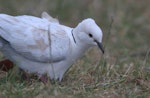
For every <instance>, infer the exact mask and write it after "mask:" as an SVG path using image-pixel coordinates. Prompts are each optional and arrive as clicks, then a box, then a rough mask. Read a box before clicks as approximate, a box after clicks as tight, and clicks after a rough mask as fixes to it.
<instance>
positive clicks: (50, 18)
mask: <svg viewBox="0 0 150 98" xmlns="http://www.w3.org/2000/svg"><path fill="white" fill-rule="evenodd" d="M41 17H42V18H44V19H47V20H48V21H50V22H53V23H58V24H59V20H58V19H57V18H53V17H52V16H51V15H49V14H48V13H47V12H43V13H42V15H41Z"/></svg>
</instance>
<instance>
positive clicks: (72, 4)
mask: <svg viewBox="0 0 150 98" xmlns="http://www.w3.org/2000/svg"><path fill="white" fill-rule="evenodd" d="M149 4H150V1H149V0H144V1H136V0H132V1H131V0H125V1H120V0H113V1H110V0H83V1H81V0H55V1H54V0H41V1H40V0H37V2H35V1H34V0H26V1H23V0H20V1H17V0H12V1H7V0H0V11H1V12H2V13H8V14H12V15H18V14H30V15H36V16H40V14H41V12H42V11H48V12H49V13H50V14H51V15H52V16H56V17H58V18H59V19H60V21H61V23H63V24H65V25H70V26H73V27H74V26H76V24H77V23H78V22H80V21H81V20H82V19H84V18H87V17H92V18H94V19H95V20H96V22H97V23H98V24H99V25H100V27H101V28H102V30H103V32H104V40H103V42H104V46H105V55H101V53H100V51H99V50H98V48H91V49H89V50H88V52H87V53H86V54H85V55H84V57H83V58H82V59H81V60H78V61H77V62H76V63H75V64H74V65H73V66H72V67H71V68H70V70H69V71H68V72H67V73H66V74H65V77H64V79H63V81H62V82H61V83H59V82H55V81H49V83H48V84H46V85H44V84H43V83H41V82H39V81H37V80H36V79H34V78H33V79H31V80H29V81H22V80H21V79H20V77H19V75H18V74H17V72H16V68H14V69H13V70H11V71H10V72H8V73H4V72H1V73H0V97H1V98H7V97H10V98H18V97H19V98H22V97H23V98H26V97H28V98H30V97H31V98H33V97H34V98H41V97H44V98H51V97H52V98H53V97H56V98H57V97H71V98H72V97H75V98H76V97H77V98H83V97H85V98H86V97H92V98H108V97H111V98H114V97H116V98H149V96H150V70H145V68H147V67H150V56H149V55H150V44H149V43H150V40H149V38H150V33H149V32H150V13H149V9H150V6H149ZM33 9H34V10H33ZM112 20H113V23H112V26H111V27H110V24H111V21H112Z"/></svg>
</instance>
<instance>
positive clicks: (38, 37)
mask: <svg viewBox="0 0 150 98" xmlns="http://www.w3.org/2000/svg"><path fill="white" fill-rule="evenodd" d="M48 33H49V35H50V42H49V37H48ZM0 37H2V38H3V39H5V40H6V41H8V43H9V44H10V45H11V47H12V48H13V49H14V50H15V51H16V52H17V53H18V54H20V55H22V56H23V57H25V58H27V59H30V60H34V61H39V62H49V61H53V62H58V61H61V60H63V59H65V58H66V55H67V53H68V51H69V45H70V39H69V38H68V35H67V33H66V32H65V31H64V30H63V28H61V26H59V25H58V24H57V25H56V24H53V23H50V22H48V21H46V20H43V19H40V18H36V17H32V16H17V17H13V16H8V15H4V14H0ZM50 50H51V52H50Z"/></svg>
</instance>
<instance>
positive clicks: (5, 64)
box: [0, 59, 14, 72]
mask: <svg viewBox="0 0 150 98" xmlns="http://www.w3.org/2000/svg"><path fill="white" fill-rule="evenodd" d="M13 67H14V64H13V62H12V61H10V60H9V59H4V60H2V61H0V70H2V71H6V72H8V71H9V70H10V69H12V68H13Z"/></svg>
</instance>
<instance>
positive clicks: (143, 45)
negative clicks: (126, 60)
mask: <svg viewBox="0 0 150 98" xmlns="http://www.w3.org/2000/svg"><path fill="white" fill-rule="evenodd" d="M149 4H150V1H149V0H144V1H137V0H132V1H131V0H124V1H120V0H113V1H112V0H82V1H81V0H9V1H8V0H0V13H6V14H10V15H23V14H25V15H34V16H37V17H41V13H42V12H43V11H46V12H48V13H49V14H50V15H51V16H53V17H56V18H58V19H59V20H60V23H61V24H64V25H67V26H71V27H75V26H76V25H77V24H78V23H79V22H81V21H82V20H83V19H85V18H89V17H91V18H93V19H95V21H96V23H97V24H98V25H99V26H100V27H101V29H102V31H103V33H104V38H103V44H104V46H105V48H106V49H105V51H106V55H107V56H106V57H111V59H118V58H120V57H124V56H125V57H126V56H145V55H146V54H147V53H148V51H150V6H149ZM95 51H96V50H95ZM95 54H97V53H95ZM96 57H97V56H96ZM113 57H114V58H113ZM117 57H118V58H117Z"/></svg>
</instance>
